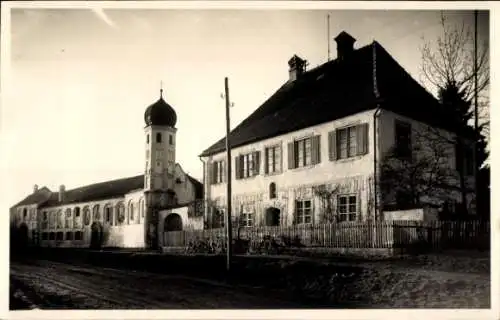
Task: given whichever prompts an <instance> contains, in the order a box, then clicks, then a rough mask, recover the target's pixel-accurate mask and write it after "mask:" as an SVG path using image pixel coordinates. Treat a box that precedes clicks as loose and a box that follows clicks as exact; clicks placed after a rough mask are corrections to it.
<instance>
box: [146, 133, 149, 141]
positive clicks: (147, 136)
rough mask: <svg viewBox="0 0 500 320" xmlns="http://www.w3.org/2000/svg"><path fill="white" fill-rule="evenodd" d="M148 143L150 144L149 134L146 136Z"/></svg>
mask: <svg viewBox="0 0 500 320" xmlns="http://www.w3.org/2000/svg"><path fill="white" fill-rule="evenodd" d="M146 143H147V144H149V133H148V134H147V135H146Z"/></svg>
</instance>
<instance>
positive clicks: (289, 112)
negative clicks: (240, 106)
mask: <svg viewBox="0 0 500 320" xmlns="http://www.w3.org/2000/svg"><path fill="white" fill-rule="evenodd" d="M335 41H336V43H337V58H336V59H335V60H332V61H329V62H326V63H324V64H323V65H320V66H318V67H316V68H314V69H312V70H306V69H305V67H306V65H307V62H306V61H305V60H302V59H301V58H299V57H297V56H295V55H294V56H293V57H292V58H291V59H290V60H289V62H288V64H289V79H288V81H286V82H285V83H284V84H283V85H282V86H281V87H280V88H279V89H278V90H277V91H276V92H275V93H274V94H273V95H272V96H271V97H269V99H267V101H265V102H264V103H263V104H262V105H261V106H260V107H259V108H257V109H256V110H255V111H254V112H253V113H252V114H251V115H250V116H248V117H247V118H246V119H245V120H243V121H242V122H241V123H240V124H239V125H238V126H237V127H235V128H234V130H232V131H231V133H230V136H229V137H230V143H231V153H232V159H230V161H232V168H233V170H232V171H233V173H232V174H231V179H232V208H233V210H232V216H233V217H234V218H238V220H239V223H240V224H243V225H247V226H251V225H291V224H314V223H322V222H323V221H325V220H328V219H327V217H325V216H324V215H325V212H333V214H334V215H335V217H334V218H335V221H337V222H342V221H359V220H367V219H383V208H384V206H387V205H388V204H389V203H387V202H389V201H388V200H387V198H385V199H386V200H385V202H386V203H383V204H382V203H381V202H382V196H381V193H380V190H378V189H380V181H379V180H380V171H381V159H382V158H383V157H384V156H385V155H386V154H387V152H388V151H389V150H390V149H391V148H392V147H394V146H397V150H399V151H401V155H402V156H404V155H405V154H406V155H411V152H415V151H412V150H413V145H414V144H416V140H417V136H416V135H417V132H421V130H427V129H429V132H433V133H440V134H443V135H445V136H450V137H451V136H453V134H451V132H452V131H453V128H451V127H450V124H449V122H447V119H445V118H443V117H442V116H441V114H440V106H439V103H438V101H437V100H436V99H435V98H434V97H433V96H432V95H431V94H430V93H428V92H427V91H426V90H425V89H424V88H423V87H422V86H420V85H419V84H418V83H417V82H416V81H415V80H414V79H413V78H412V77H411V76H410V75H409V74H408V73H407V72H406V71H405V70H404V69H403V68H402V67H401V66H400V65H399V64H398V63H397V62H396V61H395V60H394V59H393V58H392V56H391V55H390V54H389V53H388V52H387V51H386V50H385V49H384V48H383V47H382V46H381V45H380V44H379V43H378V42H376V41H374V42H372V43H371V44H369V45H366V46H363V47H361V48H359V49H355V48H354V42H355V39H354V38H353V37H351V36H350V35H349V34H347V33H346V32H342V33H340V34H339V35H338V36H337V37H336V38H335ZM423 144H424V145H425V141H424V143H423ZM443 148H444V149H445V152H446V159H445V163H444V166H445V167H449V168H450V169H452V170H454V169H456V168H454V166H455V160H456V159H455V154H454V146H453V145H452V144H449V145H443ZM225 149H226V148H225V138H223V139H221V140H219V141H218V142H217V143H215V144H213V145H212V146H210V147H209V148H208V149H206V150H205V151H203V153H202V154H201V155H200V157H201V159H202V161H203V163H204V196H205V200H207V201H208V203H210V205H207V206H206V209H205V216H206V217H207V220H208V221H209V224H210V225H211V226H212V227H218V226H220V225H221V224H223V215H224V211H225V210H226V183H227V177H226V166H227V158H226V152H225ZM421 152H426V150H425V146H424V148H423V149H422V150H421ZM427 152H428V150H427ZM416 156H417V157H418V156H419V155H418V154H417V155H416ZM467 161H468V162H467V163H470V161H469V160H467ZM451 180H452V181H449V183H448V184H447V185H443V186H442V188H443V189H444V190H446V192H445V193H447V194H448V196H449V199H447V201H450V202H460V200H461V196H460V195H461V192H459V191H458V187H457V186H458V184H457V180H456V179H455V180H454V179H451ZM467 182H468V183H469V186H472V183H473V180H471V177H467ZM469 191H470V190H469ZM321 192H323V193H324V192H331V194H334V195H335V196H334V197H332V199H330V200H331V202H330V203H329V204H325V202H324V201H323V199H325V198H324V197H323V196H321ZM471 198H472V196H471V194H470V192H469V194H468V195H467V201H468V202H470V200H471ZM393 200H394V201H396V200H398V197H397V196H394V197H393ZM423 200H424V199H423ZM425 200H426V201H427V202H432V201H433V200H436V201H437V202H439V201H441V200H442V199H425ZM441 202H442V201H441ZM327 206H331V207H330V211H327V210H326V208H327Z"/></svg>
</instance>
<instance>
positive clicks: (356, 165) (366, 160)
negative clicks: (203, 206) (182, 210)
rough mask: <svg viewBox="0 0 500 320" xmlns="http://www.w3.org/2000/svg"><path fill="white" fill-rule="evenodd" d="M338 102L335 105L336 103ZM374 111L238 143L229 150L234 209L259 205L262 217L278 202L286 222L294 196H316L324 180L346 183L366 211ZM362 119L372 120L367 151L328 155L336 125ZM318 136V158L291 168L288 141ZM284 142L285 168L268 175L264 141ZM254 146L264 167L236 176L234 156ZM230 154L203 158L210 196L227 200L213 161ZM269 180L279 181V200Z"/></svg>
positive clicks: (327, 182) (351, 123) (371, 173)
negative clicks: (214, 181)
mask: <svg viewBox="0 0 500 320" xmlns="http://www.w3.org/2000/svg"><path fill="white" fill-rule="evenodd" d="M332 107H334V106H332ZM373 114H374V110H372V111H367V112H362V113H359V114H355V115H352V116H349V117H346V118H343V119H339V120H336V121H333V122H329V123H324V124H320V125H316V126H313V127H310V128H306V129H302V130H299V131H296V132H292V133H289V134H285V135H281V136H277V137H274V138H270V139H266V140H262V141H258V142H256V143H253V144H249V145H245V146H242V147H237V148H234V149H232V150H231V153H232V154H231V156H232V158H233V159H231V161H232V167H233V174H232V193H233V195H234V200H233V202H234V204H233V208H235V209H233V212H237V211H235V210H238V207H239V206H241V205H246V204H255V205H256V214H257V216H258V217H257V218H258V219H262V215H263V211H264V210H265V208H267V207H269V206H275V207H278V208H279V209H281V210H282V214H283V215H284V217H285V218H284V220H287V219H288V221H289V222H288V223H290V221H291V220H292V219H291V217H293V213H294V210H295V209H294V200H295V199H296V198H304V197H305V198H307V197H311V196H312V191H311V187H312V186H316V185H320V184H325V183H326V184H332V183H333V184H340V185H343V186H344V191H345V192H346V193H351V192H352V193H357V194H359V198H360V199H359V205H360V209H361V214H362V215H366V214H367V202H368V197H367V191H368V181H369V178H370V176H371V175H373V152H372V151H373V146H374V144H373V143H374V142H373V129H372V128H373V127H372V125H373ZM361 123H367V124H368V153H367V154H365V155H362V156H356V157H352V158H349V159H342V160H334V161H330V160H329V151H328V133H329V132H330V131H333V130H335V129H337V128H342V127H346V126H351V125H357V124H361ZM313 135H320V157H321V160H320V163H318V164H316V165H312V166H307V167H302V168H297V169H288V150H287V145H288V143H289V142H292V141H294V140H296V139H300V138H305V137H308V136H313ZM276 144H280V145H281V150H282V172H281V173H277V174H270V175H266V174H264V169H263V167H264V160H263V159H264V156H263V155H264V149H265V147H266V146H271V145H276ZM252 151H261V159H260V161H261V165H260V167H261V169H260V174H259V175H258V176H254V177H250V178H245V179H238V180H237V179H235V177H234V167H235V166H234V158H235V157H236V156H238V155H239V154H245V153H249V152H252ZM225 158H226V155H225V153H224V152H223V153H219V154H216V155H213V156H211V157H204V158H202V160H203V161H204V162H205V170H204V172H205V179H204V180H205V182H208V183H205V197H206V199H208V200H211V201H216V202H219V203H220V204H224V203H225V201H226V200H225V198H226V183H219V184H215V185H214V184H211V183H210V175H209V173H210V172H211V165H212V163H213V162H214V161H220V160H223V159H225ZM271 182H274V183H275V184H276V189H277V193H278V197H277V199H269V196H268V190H269V185H270V183H271ZM318 206H319V199H317V200H316V201H315V202H314V204H313V207H314V208H313V210H314V214H315V217H316V219H317V218H318V214H319V208H318Z"/></svg>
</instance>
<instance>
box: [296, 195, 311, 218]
mask: <svg viewBox="0 0 500 320" xmlns="http://www.w3.org/2000/svg"><path fill="white" fill-rule="evenodd" d="M295 223H296V224H305V223H312V201H311V200H296V201H295Z"/></svg>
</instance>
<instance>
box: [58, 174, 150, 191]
mask: <svg viewBox="0 0 500 320" xmlns="http://www.w3.org/2000/svg"><path fill="white" fill-rule="evenodd" d="M141 176H144V174H137V175H134V176H128V177H124V178H117V179H112V180H106V181H100V182H94V183H89V184H86V185H83V186H79V187H75V188H72V189H68V190H65V192H71V191H75V190H78V189H83V188H85V187H90V186H95V185H100V184H106V183H111V182H118V181H123V180H127V179H134V178H138V177H141ZM52 193H59V191H53V192H52Z"/></svg>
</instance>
